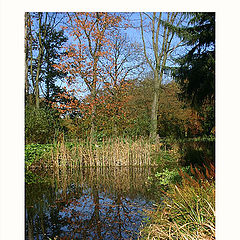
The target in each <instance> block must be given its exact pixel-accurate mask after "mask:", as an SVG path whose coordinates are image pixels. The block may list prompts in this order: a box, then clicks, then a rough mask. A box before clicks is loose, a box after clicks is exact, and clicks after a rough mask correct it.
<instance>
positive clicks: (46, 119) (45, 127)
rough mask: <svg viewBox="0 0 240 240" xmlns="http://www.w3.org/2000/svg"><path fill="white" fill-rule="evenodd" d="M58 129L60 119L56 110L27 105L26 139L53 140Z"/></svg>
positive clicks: (31, 141)
mask: <svg viewBox="0 0 240 240" xmlns="http://www.w3.org/2000/svg"><path fill="white" fill-rule="evenodd" d="M57 129H58V121H57V119H56V116H55V114H54V112H53V111H52V110H51V109H48V108H39V109H37V108H35V107H33V106H26V109H25V141H26V144H29V143H47V142H52V141H53V139H54V136H55V133H56V131H57Z"/></svg>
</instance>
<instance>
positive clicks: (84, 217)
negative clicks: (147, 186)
mask: <svg viewBox="0 0 240 240" xmlns="http://www.w3.org/2000/svg"><path fill="white" fill-rule="evenodd" d="M84 192H85V194H86V195H84V196H82V197H80V198H79V199H74V200H73V201H72V203H70V204H69V205H68V206H67V207H65V208H64V209H63V210H62V211H60V212H59V216H60V218H61V219H68V220H69V222H71V223H70V224H69V225H68V226H64V227H62V228H61V230H62V231H63V232H65V233H66V232H69V237H70V236H72V235H71V233H72V232H74V231H75V229H74V228H75V227H76V228H78V226H79V225H80V224H81V223H82V227H81V229H80V230H78V231H76V234H75V237H78V238H81V239H82V237H83V234H84V232H85V235H86V236H87V239H100V238H102V239H131V238H132V239H135V238H137V233H138V230H139V227H140V226H141V224H142V223H143V220H146V219H147V217H146V212H145V210H150V209H151V203H150V202H147V201H146V200H144V199H141V198H136V199H134V200H132V199H129V198H123V197H118V199H117V198H116V196H113V195H109V194H106V193H105V192H101V193H99V194H97V197H98V202H97V205H98V219H97V220H96V221H95V222H94V221H92V222H91V219H92V218H93V216H94V211H95V208H96V203H94V198H93V196H92V195H90V193H89V190H88V191H84ZM73 215H74V217H72V216H73ZM84 222H86V223H88V225H90V226H88V227H89V229H86V228H87V226H86V224H84ZM91 224H92V226H91ZM94 224H95V225H94ZM97 225H99V228H100V232H101V234H99V233H96V231H98V230H97V229H96V228H97ZM79 231H80V232H79ZM97 234H99V235H97ZM100 236H101V237H100ZM114 236H115V237H114Z"/></svg>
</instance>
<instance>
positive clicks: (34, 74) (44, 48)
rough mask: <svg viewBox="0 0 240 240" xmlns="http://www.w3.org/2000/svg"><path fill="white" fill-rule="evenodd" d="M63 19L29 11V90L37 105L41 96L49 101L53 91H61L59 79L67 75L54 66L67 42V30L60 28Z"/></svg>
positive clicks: (26, 76) (49, 14) (27, 16)
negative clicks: (64, 32)
mask: <svg viewBox="0 0 240 240" xmlns="http://www.w3.org/2000/svg"><path fill="white" fill-rule="evenodd" d="M60 19H61V18H60V16H59V14H58V13H41V12H39V13H26V14H25V25H26V26H25V56H26V58H25V59H26V60H25V65H26V66H25V71H26V75H25V83H26V86H25V89H26V92H28V94H29V95H31V96H32V97H34V101H33V102H34V104H35V106H36V107H37V108H39V103H40V95H44V96H45V97H46V98H47V99H48V100H49V99H50V92H51V91H52V92H53V91H54V90H55V91H57V90H58V91H59V89H57V87H56V84H55V82H56V80H57V79H58V80H59V79H61V78H62V77H63V76H64V74H63V73H62V71H60V70H59V71H56V69H55V68H53V67H52V65H53V64H55V63H57V61H58V59H59V55H60V54H61V52H60V49H61V48H62V45H63V43H64V42H65V41H66V37H64V36H63V31H62V30H58V29H57V26H58V24H59V22H60ZM44 85H45V86H44ZM32 100H33V99H32ZM27 101H28V102H29V101H30V99H28V100H27Z"/></svg>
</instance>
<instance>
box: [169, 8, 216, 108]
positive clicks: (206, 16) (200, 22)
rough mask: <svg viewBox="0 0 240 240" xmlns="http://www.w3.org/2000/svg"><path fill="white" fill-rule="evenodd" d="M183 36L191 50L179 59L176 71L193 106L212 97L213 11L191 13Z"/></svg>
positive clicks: (183, 93) (183, 92)
mask: <svg viewBox="0 0 240 240" xmlns="http://www.w3.org/2000/svg"><path fill="white" fill-rule="evenodd" d="M184 31H185V36H186V37H185V38H184V39H183V40H184V41H185V42H186V44H187V45H188V46H189V47H190V50H189V51H188V52H187V53H186V54H185V55H184V56H183V57H181V58H180V59H178V61H177V62H178V64H179V65H180V66H179V68H177V71H176V72H175V74H174V75H175V77H176V78H177V80H178V82H179V84H180V86H181V90H182V94H181V96H182V97H183V98H185V99H187V100H189V101H190V102H191V104H192V106H194V107H196V108H197V107H200V106H201V105H203V104H204V103H205V102H206V101H209V102H212V103H213V102H214V96H215V13H211V12H206V13H193V14H192V18H191V20H190V22H189V26H188V27H187V28H186V29H185V30H184Z"/></svg>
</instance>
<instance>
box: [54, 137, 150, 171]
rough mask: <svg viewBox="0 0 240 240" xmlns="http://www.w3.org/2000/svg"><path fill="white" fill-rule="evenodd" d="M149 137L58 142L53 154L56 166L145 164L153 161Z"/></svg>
mask: <svg viewBox="0 0 240 240" xmlns="http://www.w3.org/2000/svg"><path fill="white" fill-rule="evenodd" d="M151 154H152V149H151V144H150V142H149V140H146V139H143V138H138V139H134V140H133V139H130V138H120V137H117V138H109V139H103V141H102V142H99V143H96V144H92V143H91V142H90V141H88V140H79V141H75V142H72V143H67V142H65V141H61V142H58V143H57V144H56V145H55V150H54V151H53V154H52V165H53V166H55V167H56V166H64V165H67V166H71V167H76V166H79V167H86V166H87V167H92V166H93V167H95V166H100V167H103V166H108V167H110V166H143V165H151V164H153V162H152V158H151Z"/></svg>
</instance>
